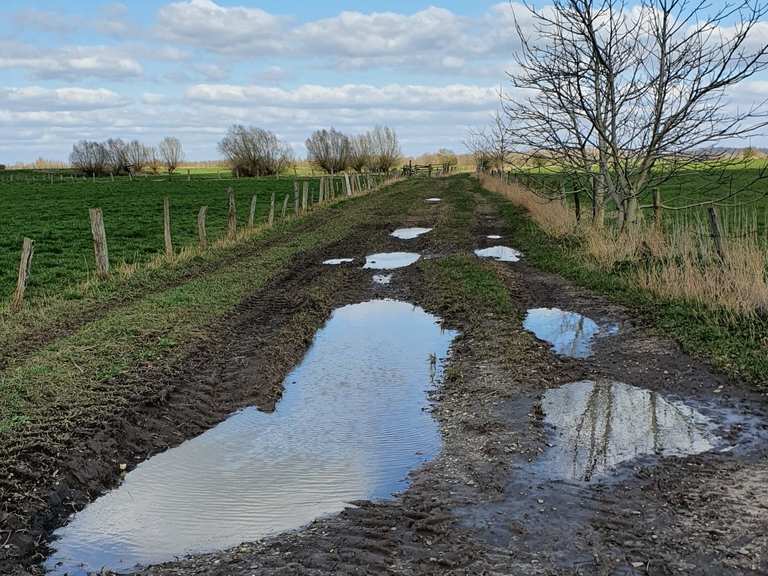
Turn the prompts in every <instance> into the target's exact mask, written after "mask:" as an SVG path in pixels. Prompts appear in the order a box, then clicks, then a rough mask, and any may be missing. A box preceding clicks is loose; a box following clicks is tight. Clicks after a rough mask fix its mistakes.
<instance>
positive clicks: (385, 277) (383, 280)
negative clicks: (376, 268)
mask: <svg viewBox="0 0 768 576" xmlns="http://www.w3.org/2000/svg"><path fill="white" fill-rule="evenodd" d="M391 282H392V274H374V276H373V283H374V284H381V285H383V286H386V285H388V284H390V283H391Z"/></svg>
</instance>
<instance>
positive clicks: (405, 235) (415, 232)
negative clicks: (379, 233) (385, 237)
mask: <svg viewBox="0 0 768 576" xmlns="http://www.w3.org/2000/svg"><path fill="white" fill-rule="evenodd" d="M427 232H432V228H398V229H397V230H395V231H394V232H392V234H390V236H394V237H395V238H399V239H400V240H413V239H414V238H418V237H419V236H421V235H422V234H426V233H427Z"/></svg>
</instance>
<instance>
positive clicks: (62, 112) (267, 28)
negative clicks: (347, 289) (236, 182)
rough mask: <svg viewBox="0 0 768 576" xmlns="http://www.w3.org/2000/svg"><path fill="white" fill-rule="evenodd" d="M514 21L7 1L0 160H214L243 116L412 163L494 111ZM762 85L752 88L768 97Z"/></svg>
mask: <svg viewBox="0 0 768 576" xmlns="http://www.w3.org/2000/svg"><path fill="white" fill-rule="evenodd" d="M511 22H512V8H511V7H510V4H509V3H507V2H502V3H498V2H492V1H491V2H488V1H482V0H434V2H432V3H430V2H422V1H420V0H408V1H404V0H388V1H386V2H385V1H380V0H366V1H364V2H361V1H359V0H358V1H357V2H353V1H351V0H343V1H341V0H339V1H331V0H327V1H325V2H306V1H301V2H299V1H298V0H280V1H278V0H215V1H214V0H177V1H172V0H171V1H169V0H166V1H161V0H131V1H130V2H124V3H118V2H109V1H104V0H38V1H36V2H29V1H26V0H3V1H2V5H1V6H0V162H5V163H13V162H16V161H31V160H34V159H35V158H37V157H40V156H42V157H45V158H49V159H57V160H65V159H66V158H67V156H68V154H69V151H70V149H71V145H72V143H73V142H74V141H76V140H79V139H83V138H87V139H104V138H107V137H120V138H123V139H133V138H138V139H139V140H142V141H144V142H146V143H155V142H157V141H158V140H160V139H161V138H162V137H163V136H166V135H173V136H177V137H179V138H180V139H181V140H182V142H183V144H184V147H185V150H186V153H187V157H188V159H191V160H206V159H215V158H217V157H218V153H217V151H216V143H217V142H218V140H219V139H220V138H221V136H222V135H223V133H224V132H225V130H226V128H227V126H229V125H230V124H232V123H243V124H253V125H257V126H260V127H264V128H269V129H271V130H274V131H275V132H277V133H278V134H279V135H280V136H281V137H283V138H284V139H286V140H287V141H289V142H290V143H291V144H292V145H293V146H294V149H295V150H296V152H297V154H299V155H302V154H303V153H304V149H303V144H302V143H303V141H304V139H305V138H306V136H307V135H308V134H309V133H310V132H311V131H312V130H314V129H316V128H318V127H327V126H330V125H333V126H335V127H337V128H339V129H341V130H344V131H347V132H350V133H355V132H360V131H364V130H365V129H367V128H368V127H370V126H372V125H373V124H377V123H381V124H389V125H391V126H393V127H394V128H396V129H397V131H398V133H399V134H400V136H401V140H402V143H403V148H404V151H405V152H406V153H408V154H418V153H421V152H426V151H431V150H435V149H437V148H438V147H442V146H448V147H451V148H453V149H455V150H457V151H462V148H463V147H462V143H461V142H462V140H463V138H464V136H465V133H466V130H467V128H468V127H469V126H477V125H481V124H484V123H486V122H487V121H488V118H489V116H490V114H491V113H492V111H493V110H494V108H495V106H496V101H497V92H498V89H499V86H500V84H501V83H502V82H503V80H504V72H505V70H507V69H508V68H509V65H510V63H511V61H512V59H513V54H514V50H515V49H516V43H515V41H514V40H515V35H514V32H513V30H512V29H511ZM765 80H768V79H765ZM765 80H764V81H762V83H761V79H758V80H757V81H755V82H752V83H751V84H750V86H749V87H746V88H745V90H746V92H744V94H749V98H751V99H753V100H754V99H755V98H757V97H758V96H759V95H760V94H761V93H762V94H764V95H768V81H765Z"/></svg>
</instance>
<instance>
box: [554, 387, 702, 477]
mask: <svg viewBox="0 0 768 576" xmlns="http://www.w3.org/2000/svg"><path fill="white" fill-rule="evenodd" d="M542 408H543V410H544V412H545V414H546V422H547V423H549V424H552V425H553V426H555V428H556V430H557V434H558V436H559V441H558V443H556V445H555V446H554V447H553V448H552V449H551V450H550V451H549V452H548V453H547V455H546V456H545V458H544V460H543V465H544V467H545V469H546V470H547V472H548V473H549V474H551V475H552V476H557V477H564V478H569V479H574V480H583V481H589V480H591V479H592V478H594V477H597V476H601V475H603V474H605V473H606V472H608V471H609V470H610V469H611V468H613V467H615V466H616V465H618V464H620V463H621V462H625V461H627V460H631V459H633V458H636V457H639V456H642V455H648V454H655V455H658V456H662V455H685V454H698V453H700V452H706V451H707V450H711V449H712V447H713V446H712V442H713V441H714V437H713V436H712V435H711V434H708V433H707V432H706V429H705V428H706V423H707V419H706V418H705V417H704V416H703V415H701V414H700V413H699V412H697V411H696V410H694V409H693V408H690V407H688V406H686V405H684V404H682V403H679V402H672V401H668V400H666V399H665V398H664V397H662V396H661V395H659V394H657V393H655V392H652V391H650V390H645V389H642V388H636V387H634V386H629V385H627V384H623V383H621V382H610V381H600V382H592V381H583V382H576V383H573V384H568V385H566V386H563V387H561V388H558V389H555V390H549V391H548V392H547V393H546V394H545V396H544V399H543V402H542Z"/></svg>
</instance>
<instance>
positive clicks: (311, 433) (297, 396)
mask: <svg viewBox="0 0 768 576" xmlns="http://www.w3.org/2000/svg"><path fill="white" fill-rule="evenodd" d="M455 336H456V333H455V332H452V331H445V330H442V329H441V328H440V326H439V325H438V319H437V318H436V317H434V316H432V315H430V314H427V313H426V312H424V310H422V309H421V308H418V307H416V306H413V305H411V304H407V303H404V302H397V301H393V300H374V301H371V302H366V303H363V304H356V305H353V306H345V307H343V308H340V309H338V310H336V311H335V312H334V313H333V315H332V317H331V319H330V320H329V321H328V322H327V324H326V325H325V326H324V327H323V329H322V330H320V331H319V332H318V333H317V335H316V337H315V340H314V343H313V344H312V347H311V348H310V350H309V351H308V352H307V354H306V356H305V357H304V359H303V361H302V362H301V363H300V364H299V365H298V367H296V368H295V369H294V370H293V372H291V374H289V375H288V377H287V378H286V380H285V392H284V394H283V397H282V399H281V400H280V402H279V403H278V405H277V408H276V410H275V412H274V413H271V414H267V413H264V412H260V411H258V410H257V409H256V408H247V409H245V410H242V411H240V412H237V413H235V414H233V415H232V416H231V417H230V418H229V419H227V420H226V421H224V422H222V423H221V424H220V425H218V426H216V427H215V428H213V429H211V430H209V431H208V432H206V433H204V434H202V435H200V436H198V437H196V438H194V439H192V440H189V441H187V442H185V443H184V444H182V445H181V446H179V447H178V448H175V449H172V450H168V451H167V452H164V453H162V454H159V455H157V456H155V457H153V458H151V459H149V460H147V461H146V462H144V463H142V464H140V465H139V466H138V467H137V468H136V469H135V470H134V471H132V472H130V473H129V474H128V475H127V476H126V478H125V480H124V482H123V484H122V485H121V486H120V487H119V488H117V489H116V490H113V491H112V492H110V493H108V494H106V495H104V496H103V497H101V498H99V499H98V500H96V501H95V502H94V503H93V504H91V505H90V506H88V507H87V508H86V509H85V510H83V511H82V512H80V513H77V514H76V515H75V516H74V517H73V518H72V521H71V522H70V524H68V525H67V526H65V527H63V528H61V529H60V530H58V531H57V532H56V534H55V536H56V538H57V540H56V541H54V542H53V543H52V547H53V548H54V549H55V553H54V554H53V555H52V556H51V557H50V558H49V559H48V561H47V563H46V568H48V569H49V570H52V571H53V572H52V573H53V574H56V575H59V576H60V575H63V574H65V573H69V574H70V575H71V576H75V575H76V576H80V575H84V574H86V573H87V572H88V571H99V570H101V569H102V568H103V567H106V568H109V569H111V570H115V571H123V572H124V571H128V570H131V569H132V568H133V567H134V566H135V565H137V564H142V565H146V564H156V563H159V562H164V561H169V560H173V559H174V558H176V557H178V556H183V555H187V554H190V553H198V552H207V551H214V550H219V549H224V548H227V547H231V546H235V545H237V544H239V543H241V542H243V541H253V540H257V539H259V538H262V537H264V536H266V535H268V534H273V533H276V532H280V531H285V530H290V529H296V528H299V527H301V526H303V525H305V524H307V523H309V522H311V521H312V520H313V519H315V518H317V517H318V516H322V515H325V514H331V513H335V512H339V511H340V510H342V509H343V508H344V507H345V503H347V502H350V501H354V500H358V499H380V498H387V497H389V496H391V495H392V494H393V493H394V492H396V491H400V490H402V489H404V488H405V487H406V486H407V479H406V477H407V474H408V472H409V471H410V470H412V469H414V468H416V467H418V466H419V465H420V464H421V463H422V462H424V461H426V460H428V459H430V458H432V457H434V456H435V454H437V452H438V451H439V449H440V433H439V430H438V427H437V424H436V422H435V421H434V419H433V418H432V416H431V415H430V413H429V411H428V410H425V409H426V408H427V407H428V405H429V403H428V399H427V394H428V390H429V389H430V387H431V382H432V381H433V378H434V377H435V376H436V375H437V376H438V377H439V376H440V374H439V370H440V365H441V364H440V362H439V361H436V359H437V360H441V359H443V358H445V356H446V354H447V352H448V348H449V346H450V344H451V341H452V340H453V338H454V337H455ZM436 372H437V373H436ZM58 563H61V564H60V565H58V566H57V564H58Z"/></svg>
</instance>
